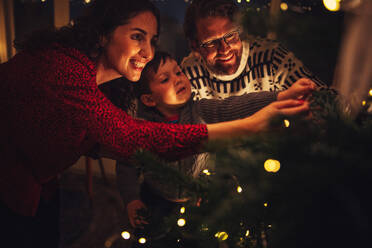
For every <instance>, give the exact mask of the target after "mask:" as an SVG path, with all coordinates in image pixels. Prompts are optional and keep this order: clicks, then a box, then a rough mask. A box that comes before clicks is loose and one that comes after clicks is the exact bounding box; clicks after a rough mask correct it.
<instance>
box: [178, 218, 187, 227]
mask: <svg viewBox="0 0 372 248" xmlns="http://www.w3.org/2000/svg"><path fill="white" fill-rule="evenodd" d="M177 225H178V226H180V227H183V226H184V225H186V220H185V219H183V218H181V219H178V220H177Z"/></svg>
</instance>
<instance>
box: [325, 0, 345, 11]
mask: <svg viewBox="0 0 372 248" xmlns="http://www.w3.org/2000/svg"><path fill="white" fill-rule="evenodd" d="M340 1H341V0H323V4H324V7H325V8H326V9H328V10H329V11H339V10H340Z"/></svg>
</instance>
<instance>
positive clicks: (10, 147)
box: [0, 45, 208, 215]
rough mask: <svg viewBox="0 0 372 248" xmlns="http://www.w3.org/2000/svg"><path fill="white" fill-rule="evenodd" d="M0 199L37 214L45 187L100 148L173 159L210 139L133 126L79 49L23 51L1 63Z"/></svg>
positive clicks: (187, 129)
mask: <svg viewBox="0 0 372 248" xmlns="http://www.w3.org/2000/svg"><path fill="white" fill-rule="evenodd" d="M0 85H1V86H0V87H1V100H0V101H1V102H0V106H1V107H0V109H1V110H0V111H1V112H0V115H1V116H2V117H3V119H2V121H1V131H0V132H1V158H2V162H1V164H0V171H1V173H0V197H1V200H2V201H3V202H5V203H6V204H7V205H8V206H9V207H10V208H11V209H13V211H15V212H18V213H20V214H23V215H34V214H35V212H36V209H37V206H38V203H39V199H40V192H41V188H42V185H43V184H44V183H46V182H48V181H49V180H50V179H52V178H54V177H55V176H56V175H57V174H58V173H60V172H61V171H63V170H64V169H66V168H67V167H69V166H71V165H73V164H74V163H75V162H76V161H77V160H78V159H79V158H80V156H82V155H84V154H86V153H87V152H88V151H89V150H90V149H91V148H92V147H93V146H94V145H95V144H97V143H99V144H101V145H102V146H103V147H105V149H107V150H108V151H109V152H111V153H112V154H114V155H115V156H118V157H123V158H125V157H128V156H130V155H131V154H133V152H135V151H136V150H137V149H141V148H142V149H148V150H150V151H153V152H156V153H158V154H160V155H161V156H163V157H166V158H169V159H176V158H179V157H183V156H186V155H190V154H192V153H195V152H196V151H197V150H198V149H199V147H200V144H201V142H202V141H204V140H206V139H207V136H208V131H207V127H206V126H205V125H177V124H172V125H171V124H163V123H153V122H147V121H142V120H135V119H132V118H131V117H130V116H128V115H127V114H126V113H125V112H123V111H121V110H120V109H119V108H117V107H115V106H114V105H113V104H111V102H110V101H109V100H108V99H107V98H106V97H105V96H104V95H103V94H102V93H101V92H100V90H99V89H98V87H97V84H96V68H95V64H94V63H93V62H92V61H91V60H90V59H89V58H88V57H87V56H85V55H84V54H82V53H81V52H79V51H78V50H76V49H71V48H63V47H61V46H59V45H54V46H53V47H52V48H50V49H45V50H43V51H38V52H34V53H26V52H21V53H19V54H17V55H16V56H15V57H14V58H12V59H11V60H9V61H8V62H7V63H4V64H1V65H0Z"/></svg>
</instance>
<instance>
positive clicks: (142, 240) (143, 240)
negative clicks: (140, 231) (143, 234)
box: [138, 238, 146, 244]
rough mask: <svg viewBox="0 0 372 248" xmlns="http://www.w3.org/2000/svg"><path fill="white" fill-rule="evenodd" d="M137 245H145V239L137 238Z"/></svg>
mask: <svg viewBox="0 0 372 248" xmlns="http://www.w3.org/2000/svg"><path fill="white" fill-rule="evenodd" d="M138 243H140V244H145V243H146V239H145V238H139V239H138Z"/></svg>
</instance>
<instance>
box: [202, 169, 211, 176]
mask: <svg viewBox="0 0 372 248" xmlns="http://www.w3.org/2000/svg"><path fill="white" fill-rule="evenodd" d="M203 173H204V174H205V175H207V176H209V175H210V174H211V173H210V172H209V170H208V169H204V170H203Z"/></svg>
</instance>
